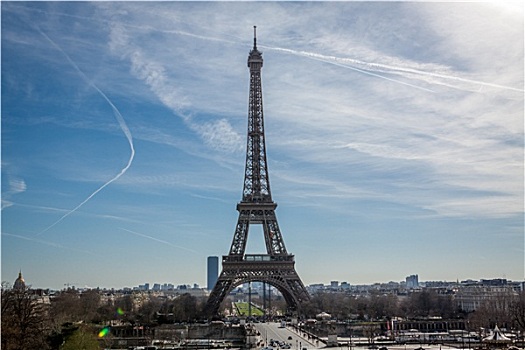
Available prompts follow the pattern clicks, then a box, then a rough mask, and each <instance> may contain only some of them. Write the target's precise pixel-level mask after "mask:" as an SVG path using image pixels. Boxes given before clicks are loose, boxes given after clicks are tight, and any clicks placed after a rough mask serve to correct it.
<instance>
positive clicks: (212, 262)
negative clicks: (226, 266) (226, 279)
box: [206, 256, 219, 290]
mask: <svg viewBox="0 0 525 350" xmlns="http://www.w3.org/2000/svg"><path fill="white" fill-rule="evenodd" d="M218 277H219V257H217V256H209V257H208V285H207V286H206V288H207V289H208V290H212V289H213V287H215V283H217V279H218Z"/></svg>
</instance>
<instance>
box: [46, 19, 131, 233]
mask: <svg viewBox="0 0 525 350" xmlns="http://www.w3.org/2000/svg"><path fill="white" fill-rule="evenodd" d="M37 29H38V31H39V33H40V34H41V35H42V36H43V37H44V38H46V39H47V40H48V41H49V42H50V43H51V44H52V45H53V46H54V47H55V48H56V49H57V50H58V51H60V53H62V54H63V55H64V57H65V58H66V59H67V61H68V62H69V64H71V65H72V66H73V67H74V68H75V70H76V71H77V72H78V73H79V74H80V76H81V77H82V78H83V79H84V80H85V81H86V83H88V84H89V85H90V86H91V87H93V88H94V89H95V90H96V91H97V92H98V93H99V94H100V96H102V97H103V98H104V99H105V100H106V102H107V103H108V104H109V105H110V106H111V108H112V109H113V112H114V115H115V118H116V120H117V122H118V124H119V126H120V128H121V129H122V132H123V133H124V135H125V136H126V139H127V140H128V143H129V147H130V150H131V154H130V157H129V159H128V162H127V164H126V166H125V167H124V168H122V170H121V171H120V172H119V173H118V174H117V175H115V176H114V177H113V178H111V179H110V180H108V181H107V182H105V183H104V184H103V185H102V186H100V187H99V188H98V189H96V190H95V191H94V192H93V193H91V194H90V195H89V196H88V197H87V198H86V199H84V200H83V201H82V202H81V203H80V204H78V205H77V206H76V207H75V208H73V209H71V210H70V211H68V212H67V213H66V214H64V215H63V216H62V217H60V218H59V219H58V220H57V221H55V222H54V223H53V224H51V225H50V226H48V227H47V228H45V229H44V230H42V231H41V232H39V233H38V234H37V235H41V234H43V233H45V232H47V231H49V230H50V229H51V228H53V227H54V226H56V225H57V224H58V223H60V222H61V221H62V220H64V219H65V218H66V217H68V216H69V215H71V214H73V213H74V212H75V211H77V210H78V209H80V208H81V207H82V206H83V205H84V204H86V203H87V202H88V201H89V200H90V199H91V198H93V197H94V196H95V195H96V194H97V193H99V192H100V191H102V190H103V189H104V188H105V187H106V186H108V185H110V184H111V183H112V182H114V181H116V180H118V179H119V178H120V177H121V176H122V175H124V174H125V173H126V171H127V170H128V169H129V167H130V166H131V163H132V162H133V157H134V156H135V148H134V146H133V138H132V136H131V132H130V131H129V128H128V126H127V124H126V121H125V120H124V118H123V117H122V114H120V111H119V110H118V108H117V107H116V106H115V105H114V104H113V102H112V101H111V100H110V99H109V98H108V97H107V96H106V94H105V93H104V92H102V90H100V89H99V88H98V86H97V85H95V83H93V82H92V81H90V80H89V79H88V77H87V76H86V75H85V74H84V72H83V71H82V70H81V69H80V68H79V67H78V65H77V64H76V63H75V62H74V61H73V60H72V59H71V57H69V55H68V54H67V53H66V52H65V51H64V50H63V49H62V48H61V47H60V46H59V45H58V44H57V43H56V42H55V41H53V40H52V39H51V38H50V37H49V36H48V35H47V34H46V33H44V32H43V31H42V30H41V29H40V28H38V27H37Z"/></svg>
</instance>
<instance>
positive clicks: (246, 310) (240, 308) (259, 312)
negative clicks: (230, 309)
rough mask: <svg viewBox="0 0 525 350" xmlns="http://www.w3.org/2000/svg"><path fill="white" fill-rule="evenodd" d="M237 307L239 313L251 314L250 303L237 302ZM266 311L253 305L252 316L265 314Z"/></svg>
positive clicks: (241, 314)
mask: <svg viewBox="0 0 525 350" xmlns="http://www.w3.org/2000/svg"><path fill="white" fill-rule="evenodd" d="M235 307H236V308H237V313H238V314H239V316H249V314H248V313H249V307H248V303H235ZM263 315H264V312H263V311H262V310H261V309H259V308H257V307H255V306H253V305H252V316H263Z"/></svg>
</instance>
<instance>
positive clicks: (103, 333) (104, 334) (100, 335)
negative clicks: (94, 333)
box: [98, 327, 109, 338]
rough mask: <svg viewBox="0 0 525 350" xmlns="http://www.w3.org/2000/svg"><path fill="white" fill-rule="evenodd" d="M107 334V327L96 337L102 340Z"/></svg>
mask: <svg viewBox="0 0 525 350" xmlns="http://www.w3.org/2000/svg"><path fill="white" fill-rule="evenodd" d="M108 333H109V327H104V328H102V329H101V330H100V332H98V337H99V338H103V337H105V336H106V335H108Z"/></svg>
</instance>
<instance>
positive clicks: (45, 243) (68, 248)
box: [2, 232, 97, 255]
mask: <svg viewBox="0 0 525 350" xmlns="http://www.w3.org/2000/svg"><path fill="white" fill-rule="evenodd" d="M2 236H8V237H14V238H18V239H23V240H25V241H29V242H35V243H39V244H44V245H48V246H51V247H54V248H59V249H66V250H72V251H75V252H82V253H87V254H91V255H97V254H95V253H93V252H90V251H87V250H82V249H76V248H70V247H66V246H63V245H61V244H58V243H53V242H47V241H42V240H40V239H35V238H30V237H26V236H20V235H15V234H12V233H7V232H2Z"/></svg>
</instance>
